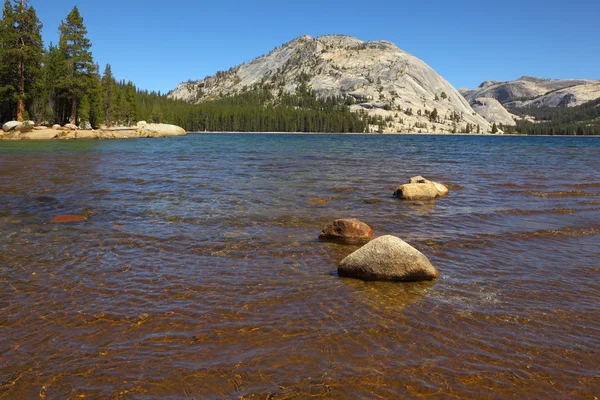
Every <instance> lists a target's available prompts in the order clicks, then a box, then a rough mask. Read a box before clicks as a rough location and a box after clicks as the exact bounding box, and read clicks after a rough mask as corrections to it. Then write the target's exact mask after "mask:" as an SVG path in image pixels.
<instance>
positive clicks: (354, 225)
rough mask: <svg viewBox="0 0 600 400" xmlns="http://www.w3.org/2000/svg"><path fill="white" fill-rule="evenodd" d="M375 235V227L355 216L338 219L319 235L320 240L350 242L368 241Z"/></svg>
mask: <svg viewBox="0 0 600 400" xmlns="http://www.w3.org/2000/svg"><path fill="white" fill-rule="evenodd" d="M374 237H375V232H373V229H371V227H370V226H369V225H367V224H365V223H364V222H362V221H359V220H357V219H355V218H345V219H337V220H335V221H333V223H331V224H329V225H327V226H326V227H325V228H324V229H323V231H322V232H321V234H320V235H319V239H320V240H327V241H334V242H339V243H348V244H361V243H367V242H369V241H371V240H373V238H374Z"/></svg>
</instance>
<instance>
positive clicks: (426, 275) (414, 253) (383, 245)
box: [338, 235, 439, 281]
mask: <svg viewBox="0 0 600 400" xmlns="http://www.w3.org/2000/svg"><path fill="white" fill-rule="evenodd" d="M338 275H339V276H343V277H351V278H358V279H362V280H365V281H422V280H432V279H435V278H437V277H438V276H439V272H438V271H437V269H435V267H434V266H433V265H431V262H429V260H428V259H427V257H425V255H423V253H421V252H420V251H419V250H417V249H415V248H414V247H412V246H411V245H409V244H408V243H406V242H405V241H403V240H402V239H399V238H397V237H395V236H391V235H386V236H381V237H379V238H377V239H374V240H372V241H370V242H369V243H367V244H366V245H364V246H363V247H361V248H360V249H358V250H356V251H355V252H354V253H352V254H350V255H349V256H348V257H346V258H344V259H343V260H342V262H341V263H340V265H339V266H338Z"/></svg>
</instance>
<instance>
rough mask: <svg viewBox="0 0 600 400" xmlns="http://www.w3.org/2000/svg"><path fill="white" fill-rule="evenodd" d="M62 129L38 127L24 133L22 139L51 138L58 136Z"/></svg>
mask: <svg viewBox="0 0 600 400" xmlns="http://www.w3.org/2000/svg"><path fill="white" fill-rule="evenodd" d="M59 132H60V131H55V130H52V129H38V130H33V131H31V132H27V133H23V134H22V135H21V139H29V140H50V139H54V138H55V137H57V136H58V134H59Z"/></svg>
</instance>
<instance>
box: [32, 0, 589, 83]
mask: <svg viewBox="0 0 600 400" xmlns="http://www.w3.org/2000/svg"><path fill="white" fill-rule="evenodd" d="M29 4H30V5H32V6H33V7H34V8H35V9H36V10H37V12H38V16H39V18H40V19H41V20H42V22H43V24H44V30H43V35H44V42H45V44H46V45H48V43H49V42H54V43H57V42H58V25H59V24H60V22H61V21H62V20H63V19H64V18H65V17H66V15H67V14H68V13H69V12H70V11H71V9H72V8H73V6H75V5H77V6H78V8H79V10H80V12H81V14H82V16H83V18H84V23H85V25H86V27H87V29H88V32H89V33H88V37H89V38H90V40H91V42H92V53H93V55H94V59H95V60H96V61H97V62H98V63H99V64H100V68H101V71H103V70H104V66H105V65H106V64H107V63H109V64H111V66H112V70H113V73H114V75H115V77H116V78H117V79H125V80H131V81H133V82H134V83H135V84H136V85H137V86H138V87H140V88H145V89H149V90H157V91H158V90H160V91H161V92H166V91H169V90H170V89H173V88H174V87H175V86H176V85H177V84H178V83H180V82H183V81H186V80H188V79H201V78H203V77H205V76H206V75H212V74H214V73H215V72H216V71H218V70H226V69H229V68H230V67H232V66H234V65H237V64H241V63H243V62H246V61H250V60H252V59H253V58H255V57H257V56H260V55H262V54H265V53H268V52H269V51H270V50H272V49H273V48H275V47H277V46H279V45H281V44H283V43H285V42H288V41H290V40H292V39H293V38H295V37H298V36H301V35H304V34H308V35H311V36H313V37H316V36H320V35H325V34H330V33H338V34H347V35H351V36H356V37H358V38H359V39H361V40H389V41H391V42H394V43H395V44H396V45H398V47H400V48H401V49H403V50H405V51H408V52H410V53H412V54H414V55H415V56H417V57H419V58H421V59H422V60H424V61H425V62H426V63H427V64H429V65H430V66H431V67H433V68H434V69H435V70H436V71H437V72H438V73H440V74H441V75H442V76H443V77H444V78H446V79H447V80H448V81H449V82H450V83H451V84H452V85H454V86H455V87H456V88H457V89H459V88H462V87H467V88H473V87H476V86H478V85H479V84H480V83H481V82H482V81H484V80H512V79H516V78H518V77H519V76H522V75H534V76H540V77H546V78H590V79H600V20H599V19H600V2H598V1H597V0H570V1H559V0H519V1H515V0H504V1H496V0H488V1H481V0H477V1H471V0H465V1H460V0H456V1H448V0H439V1H438V0H434V1H411V2H407V1H401V0H395V1H373V0H372V1H364V0H363V1H357V0H344V1H341V0H319V1H315V0H303V1H289V0H281V1H273V0H253V1H232V0H216V1H204V0H202V1H200V0H171V1H158V0H102V1H97V0H52V1H48V0H30V1H29Z"/></svg>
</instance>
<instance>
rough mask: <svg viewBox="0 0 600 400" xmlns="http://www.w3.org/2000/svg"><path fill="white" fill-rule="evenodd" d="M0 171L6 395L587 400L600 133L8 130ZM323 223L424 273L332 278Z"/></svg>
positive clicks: (594, 359) (591, 381) (0, 388)
mask: <svg viewBox="0 0 600 400" xmlns="http://www.w3.org/2000/svg"><path fill="white" fill-rule="evenodd" d="M415 175H423V176H425V177H426V178H428V179H431V180H435V181H439V182H442V183H445V184H447V185H449V187H450V193H449V195H448V196H446V197H443V198H440V199H437V200H435V201H432V202H411V201H402V200H399V199H396V198H394V197H392V193H393V190H394V188H395V187H396V186H397V185H399V184H401V183H404V182H405V181H407V179H408V178H410V177H411V176H415ZM0 177H1V179H0V233H1V236H2V238H1V239H0V398H2V399H5V398H6V399H35V398H44V397H45V398H47V399H65V398H123V399H129V398H132V399H150V398H171V399H179V398H215V399H222V398H244V399H268V398H277V399H288V398H311V397H312V398H348V399H352V398H355V399H362V398H386V399H387V398H390V399H391V398H449V399H462V398H492V399H504V398H536V399H537V398H582V399H594V398H597V397H600V361H599V360H600V312H599V311H600V261H599V260H600V240H599V238H600V235H599V234H600V138H558V137H498V136H494V137H481V136H414V135H410V136H379V135H377V136H374V135H371V136H369V135H266V134H265V135H261V134H254V135H241V134H191V135H188V136H186V137H177V138H168V139H150V140H143V139H138V140H121V141H71V142H65V141H48V142H33V141H32V142H25V141H22V142H7V141H3V142H0ZM61 215H81V216H84V217H85V218H86V219H85V220H84V221H81V222H72V223H54V222H52V220H53V219H54V218H55V217H58V216H61ZM342 217H354V218H358V219H360V220H362V221H364V222H366V223H368V224H369V225H371V227H372V228H373V229H374V230H375V232H376V233H377V234H378V235H384V234H392V235H396V236H398V237H400V238H402V239H403V240H405V241H407V242H409V243H410V244H412V245H413V246H415V247H417V248H418V249H419V250H421V251H422V252H423V253H424V254H425V255H427V257H428V258H429V259H430V260H431V262H432V263H433V264H434V265H435V266H436V267H437V268H438V270H439V271H440V273H441V275H440V278H439V279H438V280H436V281H434V282H426V283H389V282H388V283H381V282H379V283H378V282H362V281H358V280H353V279H346V278H340V277H338V276H337V274H336V267H337V264H338V263H339V261H341V260H342V259H343V258H344V257H345V256H346V255H348V254H350V253H351V252H352V251H354V250H355V249H356V248H357V247H353V246H342V245H336V244H328V243H323V242H319V241H318V240H317V236H318V234H319V232H320V230H321V229H322V228H323V226H324V225H326V224H327V223H329V222H330V221H332V220H333V219H336V218H342Z"/></svg>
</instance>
